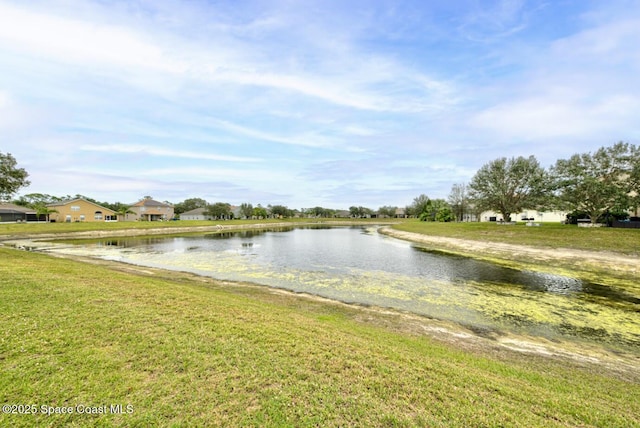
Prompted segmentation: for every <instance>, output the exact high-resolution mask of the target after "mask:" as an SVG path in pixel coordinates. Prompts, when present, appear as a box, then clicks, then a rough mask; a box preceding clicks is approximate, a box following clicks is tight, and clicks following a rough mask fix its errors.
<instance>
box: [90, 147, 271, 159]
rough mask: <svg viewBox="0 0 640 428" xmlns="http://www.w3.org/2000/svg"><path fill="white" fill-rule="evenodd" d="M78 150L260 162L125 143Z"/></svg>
mask: <svg viewBox="0 0 640 428" xmlns="http://www.w3.org/2000/svg"><path fill="white" fill-rule="evenodd" d="M78 149H79V150H84V151H88V152H103V153H125V154H143V155H150V156H161V157H170V158H185V159H202V160H214V161H224V162H260V161H261V159H259V158H252V157H243V156H229V155H218V154H213V153H207V152H204V151H203V152H190V151H188V150H173V149H165V148H161V147H153V146H143V145H126V144H122V145H120V144H108V145H101V146H93V145H81V146H79V147H78Z"/></svg>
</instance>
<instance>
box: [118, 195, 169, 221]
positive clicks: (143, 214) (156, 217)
mask: <svg viewBox="0 0 640 428" xmlns="http://www.w3.org/2000/svg"><path fill="white" fill-rule="evenodd" d="M129 209H130V210H131V211H132V212H133V214H131V216H133V217H134V220H140V221H166V220H171V219H172V218H173V217H174V211H173V206H171V205H169V204H165V203H164V202H158V201H155V200H153V199H151V198H144V199H142V200H141V201H139V202H137V203H135V204H133V205H131V206H130V207H129Z"/></svg>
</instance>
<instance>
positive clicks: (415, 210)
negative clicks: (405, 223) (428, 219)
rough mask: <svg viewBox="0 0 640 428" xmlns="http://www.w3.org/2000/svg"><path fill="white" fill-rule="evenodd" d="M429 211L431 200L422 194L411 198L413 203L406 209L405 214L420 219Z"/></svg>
mask: <svg viewBox="0 0 640 428" xmlns="http://www.w3.org/2000/svg"><path fill="white" fill-rule="evenodd" d="M430 210H431V199H429V197H428V196H427V195H425V194H424V193H423V194H421V195H420V196H418V197H415V198H413V203H412V204H411V205H409V206H408V207H406V209H405V212H406V213H407V214H408V215H412V216H415V217H420V216H421V215H423V214H425V213H427V212H429V211H430Z"/></svg>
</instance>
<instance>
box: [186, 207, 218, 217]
mask: <svg viewBox="0 0 640 428" xmlns="http://www.w3.org/2000/svg"><path fill="white" fill-rule="evenodd" d="M205 211H206V208H196V209H194V210H191V211H186V212H183V213H182V214H180V220H213V217H211V216H210V215H205V213H204V212H205Z"/></svg>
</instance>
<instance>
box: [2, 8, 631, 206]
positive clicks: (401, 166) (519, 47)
mask: <svg viewBox="0 0 640 428" xmlns="http://www.w3.org/2000/svg"><path fill="white" fill-rule="evenodd" d="M639 29H640V6H639V5H638V4H636V3H635V2H599V3H594V2H543V3H539V2H538V3H536V2H529V1H525V0H486V1H485V0H483V1H475V0H461V1H460V2H448V3H447V2H421V1H417V0H409V1H407V2H401V3H399V2H395V1H391V0H389V1H387V0H383V1H380V2H361V1H354V2H338V1H314V0H312V1H309V2H304V3H297V2H281V1H277V0H272V1H260V2H255V1H238V2H230V1H227V0H222V1H217V2H179V1H175V0H158V1H154V2H142V1H137V0H122V1H118V2H103V1H98V0H83V1H79V0H65V1H38V2H20V1H17V0H15V1H12V0H0V138H1V141H2V142H1V143H0V144H1V145H2V147H0V150H2V151H3V152H5V151H9V152H11V153H12V154H14V155H15V156H16V158H17V159H18V161H19V162H20V163H21V164H22V165H25V166H27V167H28V168H29V169H30V171H29V172H30V174H31V176H32V177H31V178H32V179H31V181H32V185H31V187H30V188H29V189H26V191H27V192H29V191H33V192H45V193H52V194H75V193H81V194H87V195H89V196H94V197H96V198H98V199H101V200H107V199H117V200H136V199H137V198H138V197H140V196H141V195H140V193H144V194H148V193H153V194H154V196H156V197H158V198H161V199H165V198H177V199H179V198H180V195H181V192H183V193H189V196H198V195H195V194H194V193H197V192H203V196H204V193H205V192H206V194H208V195H212V197H214V196H215V197H216V198H219V199H220V200H224V199H225V198H226V199H228V201H229V202H238V201H246V198H245V196H243V194H240V192H242V193H244V194H246V195H253V196H255V197H273V198H276V199H278V200H277V201H276V200H272V201H269V200H262V201H261V202H263V203H285V204H292V205H295V206H305V205H311V206H313V205H326V206H335V205H336V204H337V205H344V204H349V202H348V200H349V198H351V199H352V200H353V203H352V204H355V205H358V204H364V203H365V202H366V203H370V204H371V205H374V206H375V205H386V204H396V205H403V204H406V203H410V201H411V199H412V198H413V197H415V196H417V194H419V193H428V194H429V195H430V196H432V197H445V196H446V195H447V193H448V191H449V188H450V185H451V184H452V183H454V182H463V181H466V180H468V179H469V178H470V177H471V176H472V175H473V173H474V171H475V170H477V168H479V167H480V166H481V165H482V164H483V163H485V162H487V161H489V160H491V159H493V158H495V157H498V156H511V155H520V154H534V155H537V156H539V157H545V160H546V161H552V160H553V157H554V156H568V155H571V154H573V153H575V152H579V151H583V150H593V149H594V148H597V147H600V146H602V145H605V144H608V143H610V142H612V141H617V140H621V139H622V140H629V141H631V142H636V143H637V142H638V141H637V140H640V125H639V124H638V121H637V118H636V117H635V116H634V112H637V111H638V109H639V108H640V89H639V88H640V77H639V76H640V53H639V50H638V49H637V46H636V45H637V41H638V40H640V30H639ZM131 171H136V173H135V174H131V173H130V172H131ZM125 183H129V185H126V184H125ZM144 189H149V190H144ZM162 189H166V193H165V194H166V196H164V197H163V196H162V192H163V190H162ZM94 191H99V192H100V193H102V194H103V195H102V196H100V195H92V192H94ZM412 192H416V193H417V194H416V195H411V193H412ZM407 199H408V200H407Z"/></svg>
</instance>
